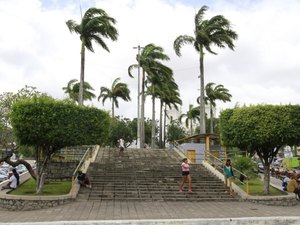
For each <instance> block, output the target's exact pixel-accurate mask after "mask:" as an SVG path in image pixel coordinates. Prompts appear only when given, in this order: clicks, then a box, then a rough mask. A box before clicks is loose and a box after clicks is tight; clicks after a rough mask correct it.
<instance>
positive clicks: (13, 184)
mask: <svg viewBox="0 0 300 225" xmlns="http://www.w3.org/2000/svg"><path fill="white" fill-rule="evenodd" d="M8 180H9V182H8V183H7V184H6V185H5V186H3V187H2V188H1V191H2V190H4V189H12V190H14V189H16V188H17V186H18V185H19V174H18V172H17V170H16V169H13V170H12V171H10V172H9V174H8Z"/></svg>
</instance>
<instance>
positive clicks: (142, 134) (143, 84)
mask: <svg viewBox="0 0 300 225" xmlns="http://www.w3.org/2000/svg"><path fill="white" fill-rule="evenodd" d="M141 99H142V101H141V123H140V124H141V127H140V132H141V135H140V138H141V141H140V148H144V146H145V71H144V70H143V73H142V93H141Z"/></svg>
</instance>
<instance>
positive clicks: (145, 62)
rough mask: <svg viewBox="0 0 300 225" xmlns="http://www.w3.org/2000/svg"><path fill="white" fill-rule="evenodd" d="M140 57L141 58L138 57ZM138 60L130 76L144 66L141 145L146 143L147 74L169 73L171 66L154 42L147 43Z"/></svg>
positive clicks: (161, 49) (130, 68)
mask: <svg viewBox="0 0 300 225" xmlns="http://www.w3.org/2000/svg"><path fill="white" fill-rule="evenodd" d="M138 57H139V58H138ZM138 57H137V61H138V62H139V64H133V65H131V66H129V68H128V74H129V76H131V77H133V75H132V70H133V69H134V68H138V66H140V67H141V68H142V84H141V87H142V88H141V93H140V95H141V121H140V132H141V134H140V139H141V140H140V147H141V148H143V147H144V144H145V123H144V121H145V79H146V75H147V76H150V75H151V74H153V73H155V72H156V71H157V70H159V71H160V72H162V73H167V71H169V70H170V68H169V67H167V66H165V65H163V64H162V63H161V62H160V61H161V60H169V57H168V56H167V55H166V54H165V53H164V52H163V48H162V47H159V46H156V45H154V44H148V45H146V46H145V47H144V48H143V50H142V52H141V54H140V55H138Z"/></svg>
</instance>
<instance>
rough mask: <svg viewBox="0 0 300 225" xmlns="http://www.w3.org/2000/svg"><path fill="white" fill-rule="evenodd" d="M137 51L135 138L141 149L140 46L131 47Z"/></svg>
mask: <svg viewBox="0 0 300 225" xmlns="http://www.w3.org/2000/svg"><path fill="white" fill-rule="evenodd" d="M133 48H134V49H137V50H138V54H137V60H138V95H137V102H138V103H137V137H136V146H137V148H141V118H140V92H141V91H140V86H141V85H140V52H141V48H142V47H141V46H140V45H138V46H137V47H133Z"/></svg>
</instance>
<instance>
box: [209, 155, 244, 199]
mask: <svg viewBox="0 0 300 225" xmlns="http://www.w3.org/2000/svg"><path fill="white" fill-rule="evenodd" d="M207 155H208V156H209V157H212V158H213V159H214V160H216V161H218V162H219V163H221V164H222V170H223V165H224V162H223V161H222V160H221V159H219V158H218V157H216V156H214V155H213V154H211V153H210V152H207V151H206V152H205V161H207V162H208V163H209V164H211V163H210V162H209V161H208V160H207ZM214 167H215V165H214ZM220 168H221V167H220ZM232 170H234V171H235V172H237V173H239V174H240V175H242V176H244V178H245V180H246V193H247V194H249V176H247V175H246V174H244V173H243V172H241V171H239V170H238V169H236V168H234V167H233V166H232ZM238 181H239V182H240V183H241V184H245V183H244V182H243V181H241V180H240V179H239V180H238Z"/></svg>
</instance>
